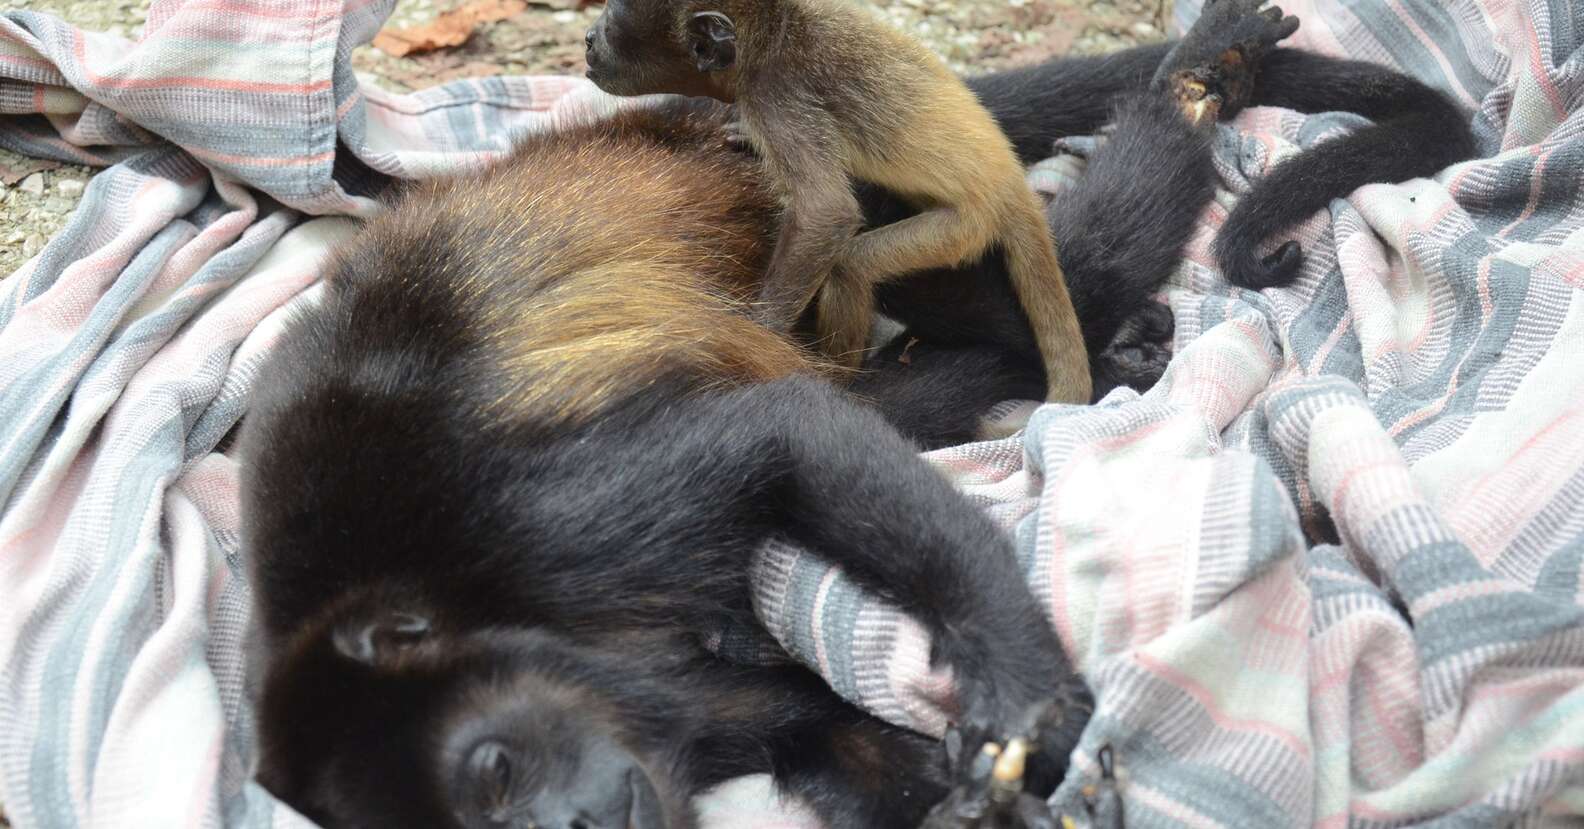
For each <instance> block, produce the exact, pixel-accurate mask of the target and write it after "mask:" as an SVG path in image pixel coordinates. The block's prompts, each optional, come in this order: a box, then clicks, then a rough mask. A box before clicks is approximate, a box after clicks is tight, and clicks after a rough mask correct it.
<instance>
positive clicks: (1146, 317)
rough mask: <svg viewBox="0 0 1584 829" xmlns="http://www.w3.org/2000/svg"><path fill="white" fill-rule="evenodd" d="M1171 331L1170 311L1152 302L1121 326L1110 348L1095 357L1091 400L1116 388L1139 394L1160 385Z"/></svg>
mask: <svg viewBox="0 0 1584 829" xmlns="http://www.w3.org/2000/svg"><path fill="white" fill-rule="evenodd" d="M1175 328H1176V320H1175V318H1174V317H1173V316H1172V311H1171V308H1169V307H1167V306H1165V305H1162V304H1161V303H1158V302H1153V301H1152V302H1146V303H1145V304H1144V306H1143V307H1142V308H1140V309H1139V311H1138V313H1136V314H1134V315H1133V316H1132V317H1129V318H1128V319H1127V321H1125V322H1123V323H1122V328H1121V329H1120V330H1119V331H1118V332H1117V335H1116V338H1115V339H1113V340H1112V341H1111V344H1110V345H1108V346H1106V349H1105V350H1104V351H1102V352H1100V353H1099V354H1097V355H1095V358H1094V365H1093V370H1094V390H1095V392H1094V393H1095V399H1097V400H1098V399H1099V398H1101V397H1104V396H1106V395H1107V394H1109V393H1110V392H1111V390H1112V389H1114V388H1116V387H1117V386H1127V387H1128V388H1130V389H1133V390H1135V391H1140V392H1143V391H1148V390H1149V389H1150V387H1151V386H1154V385H1155V384H1156V383H1158V382H1160V379H1161V377H1162V376H1163V375H1164V374H1165V373H1166V365H1167V364H1168V363H1170V362H1171V358H1172V348H1171V345H1172V344H1171V338H1172V333H1173V331H1174V330H1175Z"/></svg>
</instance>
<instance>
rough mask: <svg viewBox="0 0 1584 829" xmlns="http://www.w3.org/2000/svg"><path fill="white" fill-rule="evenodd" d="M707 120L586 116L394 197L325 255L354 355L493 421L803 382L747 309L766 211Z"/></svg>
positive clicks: (680, 115) (803, 366) (709, 112)
mask: <svg viewBox="0 0 1584 829" xmlns="http://www.w3.org/2000/svg"><path fill="white" fill-rule="evenodd" d="M723 114H724V111H723V109H722V108H720V107H718V106H714V105H709V104H704V103H701V102H685V101H679V102H674V103H668V104H663V105H660V106H656V107H649V108H647V109H635V110H632V111H629V112H627V113H624V114H622V115H618V116H614V117H612V118H607V119H601V120H597V121H596V120H592V119H591V121H590V122H589V123H587V124H584V125H582V126H577V127H573V128H570V129H564V130H559V131H557V132H555V133H553V134H545V135H537V136H531V137H529V138H527V139H525V140H523V141H522V142H521V143H520V145H519V147H518V148H517V149H516V150H515V151H514V153H513V154H512V156H511V157H510V158H509V159H507V160H505V161H503V162H501V163H500V164H498V165H496V166H494V167H492V168H491V169H490V170H488V171H486V172H484V173H482V174H479V175H476V176H469V177H463V178H457V179H452V180H446V181H439V182H431V183H424V184H418V185H414V186H412V187H411V188H409V189H408V191H407V192H406V193H404V194H403V197H402V198H401V199H400V200H399V201H398V203H397V204H396V206H395V208H394V209H393V210H391V211H390V212H389V213H387V214H385V215H383V216H381V217H379V218H377V219H375V220H374V221H372V222H370V224H369V226H368V227H367V228H366V230H365V232H364V233H363V234H361V235H360V237H359V238H358V239H357V240H356V241H355V242H354V243H353V244H352V245H350V246H349V247H348V248H346V249H344V250H343V251H341V253H340V254H339V256H338V261H337V263H336V265H335V267H334V269H333V271H332V277H331V287H332V290H333V291H338V292H339V293H340V294H341V297H340V299H341V300H342V302H343V306H342V307H343V308H345V309H346V313H347V314H348V315H357V317H358V318H359V319H360V320H362V322H361V323H360V325H359V326H358V328H359V330H360V332H363V331H368V332H373V333H372V334H371V335H370V336H363V335H362V334H361V333H360V334H359V338H360V339H361V340H362V341H363V344H364V346H365V347H368V348H372V349H386V350H396V351H399V352H400V353H401V354H402V355H403V357H405V358H406V359H403V360H397V361H393V362H401V363H404V364H407V365H412V366H426V367H427V368H428V372H427V373H426V374H425V376H423V377H408V378H406V379H407V380H408V381H412V382H421V383H429V384H449V385H450V387H451V389H450V392H451V393H453V394H455V395H456V396H457V397H458V398H459V402H460V403H462V404H463V405H465V406H467V407H469V408H472V409H474V410H475V411H478V412H480V413H483V414H485V415H486V416H487V417H488V418H489V419H490V420H495V421H500V420H504V421H515V420H519V419H523V418H535V419H548V420H555V421H565V420H574V421H575V420H579V419H583V418H586V417H587V416H589V415H592V414H594V413H597V412H598V411H599V410H601V409H602V408H603V407H605V406H607V405H609V404H611V403H612V402H614V401H616V400H618V399H621V398H624V397H626V396H627V395H629V394H632V393H636V392H640V391H642V390H643V389H644V388H646V387H648V386H651V385H653V384H654V383H657V382H660V381H662V380H664V381H666V382H669V383H679V384H680V385H681V386H682V387H684V388H706V387H716V386H721V385H730V384H737V383H749V382H756V381H763V380H769V379H774V378H777V377H782V376H785V375H787V374H791V373H794V372H799V371H808V370H811V369H812V368H813V364H811V363H810V362H809V360H808V357H807V355H806V354H805V353H804V352H803V351H801V350H800V349H798V348H797V347H796V346H794V345H793V344H791V343H790V342H789V341H788V340H787V339H785V338H783V337H780V336H777V335H775V334H773V333H771V332H770V331H768V330H767V329H765V328H763V327H762V326H760V325H758V324H756V323H754V322H752V321H751V320H750V318H749V316H748V309H747V306H746V303H747V301H748V297H751V296H753V295H754V294H755V292H756V291H757V290H758V281H759V279H760V277H761V276H762V274H763V268H764V263H765V259H766V257H767V256H768V253H769V251H770V248H771V245H772V244H773V237H772V236H771V235H770V234H771V233H773V228H774V226H775V222H774V217H775V211H776V210H777V207H776V204H775V201H774V198H773V196H772V194H771V193H769V192H768V191H767V190H766V189H765V187H764V185H763V181H762V176H761V175H760V174H759V172H758V168H757V165H756V162H755V161H754V160H753V159H751V158H749V157H747V156H746V155H743V154H740V153H736V152H733V151H731V150H730V149H729V148H727V147H726V146H725V144H724V141H723V138H722V132H721V127H722V124H723V123H724V117H723ZM371 320H374V321H377V324H373V325H371V324H370V322H371ZM379 340H384V342H378V341H379ZM388 382H394V381H388Z"/></svg>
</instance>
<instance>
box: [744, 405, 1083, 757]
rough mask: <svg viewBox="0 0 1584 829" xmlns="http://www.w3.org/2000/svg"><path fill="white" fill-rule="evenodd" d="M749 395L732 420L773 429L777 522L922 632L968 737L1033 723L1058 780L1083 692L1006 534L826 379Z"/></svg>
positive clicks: (1017, 732)
mask: <svg viewBox="0 0 1584 829" xmlns="http://www.w3.org/2000/svg"><path fill="white" fill-rule="evenodd" d="M750 397H751V398H752V401H751V402H749V403H747V404H746V405H745V406H744V407H743V408H744V409H745V410H744V411H743V412H742V417H741V419H742V420H747V419H748V418H755V420H754V422H756V423H758V424H759V427H758V428H763V429H768V430H770V432H769V439H770V440H772V442H773V446H774V447H775V450H774V451H775V455H776V457H777V459H778V461H777V464H776V467H777V468H779V469H781V470H782V471H781V472H780V477H779V480H780V481H781V483H780V485H779V486H778V487H777V489H776V491H777V493H778V499H777V503H778V505H779V510H778V513H777V515H778V517H779V520H778V524H779V525H780V526H781V528H782V529H781V531H782V532H785V533H787V534H789V535H790V536H791V537H792V538H793V539H794V540H795V541H798V542H800V543H802V544H803V545H805V546H806V547H807V548H808V549H810V550H812V551H815V552H817V553H819V554H821V555H823V556H825V557H826V558H827V559H829V560H831V561H834V562H837V563H840V564H841V565H843V566H844V567H845V568H846V570H847V572H848V573H849V574H851V576H852V577H853V578H854V579H855V580H857V581H858V582H859V583H861V584H863V585H865V586H866V587H868V588H869V589H871V590H873V591H874V592H876V593H877V594H878V595H881V596H884V597H886V598H887V599H889V600H890V601H892V602H894V603H895V604H897V605H898V606H899V607H902V608H904V609H906V610H907V611H908V612H909V613H911V614H913V615H914V617H915V618H917V619H919V621H920V622H921V623H923V624H924V625H925V626H926V627H927V628H928V629H929V630H930V631H931V633H932V634H933V636H934V657H935V659H936V660H938V661H940V662H943V663H945V664H948V665H951V666H953V668H954V669H955V673H956V676H957V682H958V691H959V696H960V702H961V708H962V724H963V727H964V729H965V730H966V731H967V732H968V733H969V734H971V735H974V739H980V740H982V739H984V738H985V737H988V738H991V739H998V740H1004V739H1006V738H1007V737H1012V736H1022V735H1027V734H1030V733H1031V732H1035V731H1037V732H1038V737H1039V741H1040V743H1039V745H1040V753H1039V754H1038V755H1037V756H1036V758H1035V764H1036V765H1039V766H1043V767H1044V771H1043V774H1044V775H1045V776H1046V777H1047V778H1051V777H1053V778H1054V779H1059V778H1060V774H1059V773H1058V772H1057V770H1064V769H1065V767H1066V764H1067V758H1068V755H1069V754H1070V753H1071V751H1072V748H1073V747H1074V746H1075V745H1076V744H1077V740H1078V736H1079V734H1081V733H1082V730H1083V727H1084V725H1085V723H1086V722H1087V719H1088V714H1089V712H1090V711H1091V710H1092V706H1093V703H1092V701H1091V698H1090V696H1089V692H1088V689H1087V687H1086V686H1085V685H1084V683H1083V679H1082V678H1081V677H1080V676H1079V675H1078V674H1077V673H1076V672H1075V671H1074V670H1073V668H1072V665H1071V663H1070V662H1069V661H1068V659H1067V656H1066V654H1065V653H1064V652H1063V651H1062V648H1061V642H1060V641H1059V640H1058V639H1057V637H1056V634H1055V631H1054V630H1053V628H1052V627H1051V624H1050V621H1049V620H1048V619H1047V618H1046V616H1045V613H1044V611H1043V609H1042V608H1041V607H1040V605H1039V603H1038V602H1037V601H1036V600H1035V598H1034V596H1033V594H1032V592H1031V591H1030V590H1029V587H1028V584H1027V583H1026V582H1025V580H1024V578H1023V573H1022V570H1021V568H1020V567H1019V565H1018V561H1017V558H1016V556H1015V555H1014V553H1013V550H1012V546H1011V543H1010V541H1009V539H1008V538H1007V537H1006V536H1005V535H1004V534H1003V533H1002V532H1001V531H1000V530H999V529H998V528H997V527H996V526H995V525H994V524H993V523H991V521H990V520H989V518H987V517H986V516H985V515H984V514H983V513H981V512H980V511H979V510H977V509H975V508H974V507H973V506H972V505H970V504H969V503H968V502H967V501H966V500H964V499H963V498H962V496H961V495H960V494H958V493H957V492H956V491H955V490H953V489H952V487H951V486H950V485H949V484H948V483H947V482H946V481H945V480H944V479H943V478H941V477H940V475H939V474H938V473H937V472H935V470H933V469H931V468H930V467H929V466H928V465H927V464H925V463H924V462H923V461H922V460H921V459H919V458H918V456H917V455H916V454H914V450H913V447H912V446H911V445H909V444H908V442H907V441H905V440H904V439H903V438H902V437H901V436H900V435H898V434H897V433H896V431H895V430H893V429H892V428H891V427H890V426H889V425H887V424H886V423H885V421H884V420H883V419H882V418H881V417H880V416H879V415H878V414H876V413H875V412H873V411H870V410H868V409H867V408H865V407H863V406H861V405H859V404H857V403H855V402H853V401H851V400H848V399H846V398H845V397H844V396H843V395H841V394H840V393H838V392H837V391H836V390H835V389H834V388H832V387H831V386H830V385H829V384H826V383H821V382H818V381H815V380H812V379H807V378H789V379H787V380H781V381H777V382H775V383H770V384H766V385H764V386H761V387H758V388H756V389H754V390H753V391H752V393H751V394H750ZM773 471H774V470H772V472H773ZM782 522H784V523H782ZM1041 726H1043V727H1041Z"/></svg>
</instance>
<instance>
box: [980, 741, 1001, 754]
mask: <svg viewBox="0 0 1584 829" xmlns="http://www.w3.org/2000/svg"><path fill="white" fill-rule="evenodd" d="M979 750H980V751H981V752H983V753H984V754H985V755H986V756H989V757H999V756H1001V747H1000V746H998V745H996V744H995V743H985V744H984V748H981V749H979Z"/></svg>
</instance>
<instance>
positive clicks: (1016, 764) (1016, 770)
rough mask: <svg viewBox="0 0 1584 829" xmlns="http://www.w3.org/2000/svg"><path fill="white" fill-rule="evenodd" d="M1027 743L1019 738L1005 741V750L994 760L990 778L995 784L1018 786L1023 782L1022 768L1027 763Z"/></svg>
mask: <svg viewBox="0 0 1584 829" xmlns="http://www.w3.org/2000/svg"><path fill="white" fill-rule="evenodd" d="M1028 750H1029V746H1028V743H1027V742H1025V741H1024V740H1023V739H1022V738H1020V737H1015V738H1013V739H1011V740H1008V741H1007V744H1006V748H1005V749H1003V750H1002V751H1001V756H1000V757H997V758H996V764H995V769H994V771H992V772H991V776H992V777H994V778H995V780H996V782H998V783H1003V784H1020V783H1022V782H1023V768H1024V766H1026V765H1027V763H1028Z"/></svg>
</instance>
